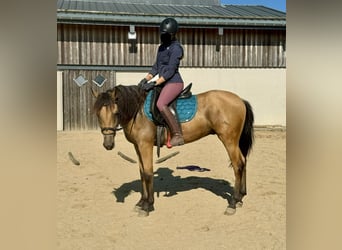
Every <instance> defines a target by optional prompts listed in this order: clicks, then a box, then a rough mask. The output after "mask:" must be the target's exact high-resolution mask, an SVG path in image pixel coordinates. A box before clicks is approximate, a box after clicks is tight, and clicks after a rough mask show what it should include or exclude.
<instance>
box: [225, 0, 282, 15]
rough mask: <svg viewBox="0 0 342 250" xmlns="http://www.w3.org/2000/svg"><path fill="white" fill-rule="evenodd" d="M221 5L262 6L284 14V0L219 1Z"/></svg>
mask: <svg viewBox="0 0 342 250" xmlns="http://www.w3.org/2000/svg"><path fill="white" fill-rule="evenodd" d="M221 4H235V5H263V6H265V7H268V8H272V9H276V10H280V11H283V12H286V0H221Z"/></svg>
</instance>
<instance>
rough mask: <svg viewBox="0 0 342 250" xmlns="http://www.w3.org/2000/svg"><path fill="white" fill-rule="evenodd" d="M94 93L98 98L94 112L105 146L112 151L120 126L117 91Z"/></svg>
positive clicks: (93, 91)
mask: <svg viewBox="0 0 342 250" xmlns="http://www.w3.org/2000/svg"><path fill="white" fill-rule="evenodd" d="M92 93H93V95H94V97H95V98H96V101H95V104H94V111H95V113H96V116H97V119H98V123H99V126H100V128H101V133H102V134H103V146H104V147H105V148H106V149H107V150H112V149H113V148H114V146H115V141H114V139H115V135H116V130H117V126H118V125H119V121H118V105H117V103H116V98H115V91H114V90H107V91H106V92H103V93H100V94H99V93H97V92H96V91H95V90H93V89H92Z"/></svg>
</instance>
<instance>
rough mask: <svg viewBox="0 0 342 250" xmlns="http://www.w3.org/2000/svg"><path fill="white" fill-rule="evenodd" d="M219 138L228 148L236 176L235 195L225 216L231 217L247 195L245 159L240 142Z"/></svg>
mask: <svg viewBox="0 0 342 250" xmlns="http://www.w3.org/2000/svg"><path fill="white" fill-rule="evenodd" d="M219 138H220V140H221V141H222V143H223V144H224V146H225V148H226V151H227V153H228V156H229V158H230V161H231V165H232V167H233V170H234V175H235V185H234V194H233V197H232V199H231V200H230V202H229V206H228V208H227V210H226V211H225V214H229V215H230V214H234V213H235V211H236V205H240V206H241V205H242V198H243V196H244V195H245V194H246V168H245V158H244V157H243V155H242V153H241V150H240V148H239V145H238V142H236V141H234V140H232V139H227V138H224V137H222V136H219Z"/></svg>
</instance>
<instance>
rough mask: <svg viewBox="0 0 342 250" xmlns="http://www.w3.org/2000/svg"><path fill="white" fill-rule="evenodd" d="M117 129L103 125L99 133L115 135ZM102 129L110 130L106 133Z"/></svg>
mask: <svg viewBox="0 0 342 250" xmlns="http://www.w3.org/2000/svg"><path fill="white" fill-rule="evenodd" d="M117 130H118V129H117V128H110V127H104V128H102V129H101V133H102V134H103V135H115V133H116V131H117ZM104 131H111V132H110V133H108V134H107V133H104Z"/></svg>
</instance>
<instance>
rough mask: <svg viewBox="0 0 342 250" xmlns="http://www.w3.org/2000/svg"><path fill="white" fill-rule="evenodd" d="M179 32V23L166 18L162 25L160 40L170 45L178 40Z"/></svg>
mask: <svg viewBox="0 0 342 250" xmlns="http://www.w3.org/2000/svg"><path fill="white" fill-rule="evenodd" d="M177 31H178V23H177V21H176V20H175V19H174V18H171V17H169V18H166V19H164V20H163V21H162V22H161V24H160V40H161V42H162V43H163V44H165V45H168V44H170V43H171V41H173V40H175V39H176V33H177Z"/></svg>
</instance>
